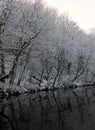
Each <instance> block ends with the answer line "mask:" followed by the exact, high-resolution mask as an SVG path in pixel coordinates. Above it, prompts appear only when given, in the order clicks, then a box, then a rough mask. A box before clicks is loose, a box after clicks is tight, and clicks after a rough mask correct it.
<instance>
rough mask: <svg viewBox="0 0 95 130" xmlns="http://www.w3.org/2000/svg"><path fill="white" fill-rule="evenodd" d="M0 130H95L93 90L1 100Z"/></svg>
mask: <svg viewBox="0 0 95 130" xmlns="http://www.w3.org/2000/svg"><path fill="white" fill-rule="evenodd" d="M0 130H95V88H92V87H91V89H90V88H81V89H76V90H67V91H65V92H64V91H62V90H59V91H54V92H53V91H51V92H40V93H35V94H24V95H20V96H18V97H11V98H10V99H7V100H6V99H4V100H3V101H1V102H0Z"/></svg>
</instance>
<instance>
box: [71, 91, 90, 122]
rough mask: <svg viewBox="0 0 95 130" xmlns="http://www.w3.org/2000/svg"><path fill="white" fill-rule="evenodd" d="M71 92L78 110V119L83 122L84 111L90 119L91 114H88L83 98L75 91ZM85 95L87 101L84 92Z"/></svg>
mask: <svg viewBox="0 0 95 130" xmlns="http://www.w3.org/2000/svg"><path fill="white" fill-rule="evenodd" d="M73 94H74V96H75V98H76V102H77V108H78V111H79V114H80V119H81V121H82V122H83V123H84V122H85V120H86V119H85V113H86V116H88V118H89V119H91V115H90V114H89V111H88V109H87V105H86V103H85V100H84V98H82V97H80V96H78V95H77V94H76V93H75V92H73ZM86 97H87V101H89V99H88V95H87V93H86Z"/></svg>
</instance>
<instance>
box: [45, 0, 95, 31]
mask: <svg viewBox="0 0 95 130" xmlns="http://www.w3.org/2000/svg"><path fill="white" fill-rule="evenodd" d="M44 1H46V3H48V5H49V6H52V7H55V8H58V10H59V11H61V12H68V14H69V16H70V17H71V18H72V20H73V21H75V22H77V24H78V25H79V26H80V27H81V28H82V29H83V30H85V31H89V30H90V29H92V28H95V0H44Z"/></svg>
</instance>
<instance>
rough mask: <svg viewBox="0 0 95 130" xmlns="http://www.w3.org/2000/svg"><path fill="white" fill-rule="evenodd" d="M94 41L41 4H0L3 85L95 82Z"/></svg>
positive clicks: (20, 0)
mask: <svg viewBox="0 0 95 130" xmlns="http://www.w3.org/2000/svg"><path fill="white" fill-rule="evenodd" d="M94 42H95V38H94V37H93V36H92V35H88V34H86V33H85V32H83V31H82V30H81V29H80V28H79V27H78V26H77V24H76V23H75V22H73V21H72V20H70V19H69V18H68V16H66V14H61V15H59V14H58V12H57V11H56V10H54V9H51V8H49V7H47V6H46V4H45V3H44V2H43V1H41V0H35V1H34V0H31V1H27V0H1V1H0V81H1V82H5V83H7V84H9V85H11V86H12V85H13V84H16V85H19V86H23V85H25V84H27V83H28V84H29V85H35V84H37V85H39V86H41V85H42V83H43V81H44V83H43V85H45V83H48V85H49V86H52V87H54V86H56V85H57V86H58V85H59V86H61V85H64V84H68V83H74V82H77V83H86V82H91V83H92V82H94V80H95V69H94V66H95V51H94V50H95V44H94Z"/></svg>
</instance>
